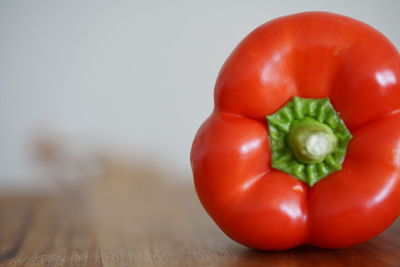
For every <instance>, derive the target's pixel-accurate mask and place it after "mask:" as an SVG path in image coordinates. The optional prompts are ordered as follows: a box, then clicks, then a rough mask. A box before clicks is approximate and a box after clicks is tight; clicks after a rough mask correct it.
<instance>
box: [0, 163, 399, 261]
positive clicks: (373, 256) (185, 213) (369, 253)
mask: <svg viewBox="0 0 400 267" xmlns="http://www.w3.org/2000/svg"><path fill="white" fill-rule="evenodd" d="M111 169H112V168H111ZM137 175H139V174H137V173H135V174H133V173H131V172H130V171H127V170H121V169H118V168H117V169H115V168H114V170H112V171H111V172H106V173H105V174H104V175H103V176H104V177H100V178H98V179H96V180H94V181H92V182H86V183H84V184H80V185H79V187H77V188H71V187H70V188H64V189H63V190H61V191H60V192H58V193H57V194H55V193H45V194H44V193H43V194H33V195H31V194H26V193H25V194H23V195H21V194H1V195H0V265H2V266H43V265H49V266H400V222H399V221H398V222H397V223H395V224H394V225H393V226H392V227H391V228H390V229H388V230H387V231H386V232H384V233H383V234H381V235H380V236H378V237H376V238H375V239H373V240H371V241H369V242H367V243H364V244H361V245H358V246H355V247H352V248H348V249H343V250H324V249H319V248H315V247H311V246H303V247H299V248H296V249H292V250H289V251H281V252H262V251H256V250H252V249H248V248H246V247H243V246H241V245H239V244H237V243H235V242H233V241H231V240H230V239H229V238H227V237H226V236H225V235H224V234H223V233H222V232H221V231H220V230H219V229H218V228H217V227H216V226H215V225H214V223H213V222H212V221H211V220H210V219H209V217H208V216H207V215H206V214H205V212H204V211H203V209H202V208H201V206H200V204H199V202H198V200H197V198H196V196H195V194H194V191H193V189H192V187H191V186H176V185H175V186H174V185H170V184H167V183H164V182H162V181H159V180H157V179H154V177H155V176H156V175H150V174H149V173H142V174H140V175H143V176H142V177H148V179H138V178H137ZM78 188H79V189H78Z"/></svg>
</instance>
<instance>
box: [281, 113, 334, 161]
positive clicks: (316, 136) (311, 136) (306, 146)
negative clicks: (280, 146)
mask: <svg viewBox="0 0 400 267" xmlns="http://www.w3.org/2000/svg"><path fill="white" fill-rule="evenodd" d="M287 141H288V144H289V146H290V147H291V149H292V152H293V154H294V156H295V157H296V159H297V160H298V161H300V162H302V163H307V164H312V163H320V162H322V161H323V160H324V159H325V158H326V157H327V156H328V155H329V154H331V153H332V152H333V151H334V150H335V149H336V144H337V138H336V136H335V134H334V133H333V132H332V129H331V128H330V127H328V126H327V125H325V124H322V123H319V122H317V121H316V120H314V119H312V118H310V117H306V118H305V119H303V120H300V121H295V122H293V123H292V126H291V129H290V132H289V134H288V136H287Z"/></svg>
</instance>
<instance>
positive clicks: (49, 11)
mask: <svg viewBox="0 0 400 267" xmlns="http://www.w3.org/2000/svg"><path fill="white" fill-rule="evenodd" d="M310 10H325V11H332V12H336V13H341V14H344V15H348V16H351V17H354V18H356V19H359V20H361V21H364V22H366V23H368V24H370V25H372V26H373V27H375V28H377V29H378V30H379V31H381V32H382V33H383V34H385V35H386V36H387V37H388V38H389V39H390V40H391V41H392V42H393V43H394V44H395V45H396V46H397V47H400V30H399V25H400V19H399V12H400V1H396V0H392V1H373V0H371V1H349V0H344V1H339V0H335V1H332V0H330V1H283V0H279V1H265V0H264V1H183V0H182V1H176V0H170V1H63V2H61V1H1V2H0V186H2V187H4V186H8V185H13V184H14V185H15V184H17V185H24V184H28V183H30V182H32V181H34V179H37V176H38V175H39V174H38V173H36V169H35V165H34V163H33V161H32V157H31V142H32V138H33V136H35V134H37V132H40V131H43V129H45V130H46V131H50V132H51V131H53V132H55V133H57V134H59V135H60V136H63V138H66V139H67V140H73V141H72V143H73V144H74V146H75V148H74V149H75V150H78V151H79V150H88V149H93V148H94V147H98V146H101V145H103V146H104V145H109V146H111V147H118V148H121V149H126V150H128V151H130V152H132V154H135V155H136V156H139V157H140V156H141V155H144V156H146V157H147V158H148V159H150V160H154V162H157V164H161V165H165V166H169V167H170V168H173V169H174V170H175V171H176V172H177V173H179V174H181V175H178V176H177V177H183V178H179V179H180V180H185V181H188V182H190V181H191V173H190V166H189V150H190V145H191V142H192V139H193V136H194V134H195V131H196V130H197V128H198V127H199V125H200V124H201V122H202V121H203V120H204V119H205V118H206V117H207V116H208V114H209V113H210V111H211V109H212V102H213V98H212V95H213V86H214V81H215V78H216V76H217V73H218V71H219V69H220V67H221V65H222V64H223V62H224V60H225V58H226V57H227V56H228V55H229V53H230V52H231V51H232V49H233V48H234V47H235V46H236V44H237V43H238V42H239V41H240V40H241V39H242V38H243V37H244V36H245V35H246V34H247V33H249V32H250V31H251V30H252V29H254V28H255V27H257V26H258V25H260V24H262V23H264V22H266V21H268V20H270V19H272V18H275V17H279V16H282V15H287V14H290V13H296V12H300V11H310ZM78 153H79V152H78ZM171 179H174V178H173V177H171ZM176 179H178V178H176Z"/></svg>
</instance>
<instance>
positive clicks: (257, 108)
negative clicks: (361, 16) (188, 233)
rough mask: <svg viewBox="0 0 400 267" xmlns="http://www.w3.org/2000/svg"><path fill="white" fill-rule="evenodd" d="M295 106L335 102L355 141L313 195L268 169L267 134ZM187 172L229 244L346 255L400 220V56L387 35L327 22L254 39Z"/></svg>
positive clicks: (282, 24)
mask: <svg viewBox="0 0 400 267" xmlns="http://www.w3.org/2000/svg"><path fill="white" fill-rule="evenodd" d="M294 96H299V97H304V98H326V97H328V98H329V100H330V101H331V103H332V105H333V106H334V108H335V109H336V111H337V112H338V113H339V114H340V116H341V118H342V119H343V121H344V122H345V124H346V125H347V127H348V129H349V130H350V132H351V134H352V135H353V139H352V140H351V141H350V143H349V146H348V150H347V155H346V157H345V160H344V162H343V165H342V169H341V170H340V171H337V172H334V173H332V174H330V175H329V176H327V177H326V178H324V179H322V180H321V181H319V182H318V183H316V184H315V185H314V186H312V187H309V186H308V185H306V184H305V183H303V182H301V181H300V180H298V179H296V178H294V177H292V176H290V175H289V174H287V173H284V172H282V171H279V170H276V169H273V168H271V161H270V159H271V158H270V157H271V151H270V142H269V135H268V125H267V122H266V120H265V116H268V115H270V114H273V113H274V112H276V111H277V110H278V109H279V108H281V107H282V106H283V105H285V104H286V103H287V102H288V101H290V99H292V98H293V97H294ZM214 98H215V99H214V100H215V108H214V110H213V112H212V114H211V115H210V116H209V118H208V119H207V120H206V121H205V122H204V123H203V125H202V126H201V127H200V129H199V130H198V132H197V134H196V137H195V139H194V142H193V145H192V150H191V166H192V170H193V175H194V181H195V187H196V191H197V194H198V196H199V198H200V201H201V203H202V204H203V206H204V208H205V209H206V211H207V212H208V214H209V215H210V216H211V217H212V218H213V220H214V221H215V222H216V224H217V225H218V226H219V227H220V228H221V229H222V231H224V232H225V233H226V234H227V235H228V236H229V237H231V238H232V239H233V240H236V241H237V242H239V243H241V244H244V245H246V246H249V247H252V248H257V249H263V250H282V249H289V248H292V247H295V246H298V245H301V244H312V245H316V246H319V247H324V248H343V247H348V246H351V245H355V244H357V243H360V242H363V241H366V240H369V239H371V238H372V237H374V236H376V235H377V234H379V233H380V232H382V231H383V230H385V229H386V228H387V227H388V226H389V225H390V224H392V223H393V222H394V220H395V219H396V218H397V217H398V215H399V213H400V178H399V171H400V112H399V111H400V56H399V52H398V51H397V50H396V48H395V47H394V46H393V45H392V44H391V43H390V42H389V41H388V39H386V38H385V37H384V36H383V35H382V34H380V33H379V32H377V31H376V30H374V29H373V28H371V27H370V26H368V25H366V24H364V23H362V22H359V21H356V20H354V19H351V18H348V17H345V16H341V15H336V14H331V13H325V12H307V13H300V14H295V15H289V16H286V17H281V18H278V19H275V20H272V21H270V22H267V23H266V24H264V25H261V26H260V27H258V28H257V29H255V30H254V31H253V32H251V33H250V34H249V35H248V36H247V37H246V38H245V39H244V40H243V41H242V42H241V43H240V44H239V45H238V46H237V47H236V49H235V50H234V51H233V52H232V54H231V55H230V56H229V58H228V59H227V61H226V62H225V64H224V65H223V67H222V70H221V71H220V73H219V76H218V79H217V82H216V85H215V95H214Z"/></svg>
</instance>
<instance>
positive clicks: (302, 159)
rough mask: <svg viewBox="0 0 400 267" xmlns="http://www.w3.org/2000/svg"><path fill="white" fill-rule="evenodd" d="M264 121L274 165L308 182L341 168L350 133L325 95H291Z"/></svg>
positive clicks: (311, 182) (312, 183)
mask: <svg viewBox="0 0 400 267" xmlns="http://www.w3.org/2000/svg"><path fill="white" fill-rule="evenodd" d="M267 121H268V129H269V137H270V144H271V145H270V147H271V165H272V167H273V168H275V169H278V170H281V171H284V172H286V173H289V174H290V175H292V176H294V177H295V178H297V179H299V180H301V181H303V182H305V183H307V184H308V185H309V186H313V185H314V184H315V183H317V182H318V181H320V180H321V179H322V178H324V177H326V176H328V175H329V174H331V173H333V172H335V171H338V170H340V169H341V168H342V163H343V160H344V158H345V155H346V149H347V145H348V143H349V141H350V139H351V138H352V136H351V134H350V132H349V131H348V129H347V128H346V125H345V124H344V122H343V120H342V119H341V118H340V117H339V115H338V114H337V113H336V111H335V109H334V108H333V106H332V104H331V103H330V102H329V99H328V98H321V99H307V98H300V97H294V98H293V99H292V100H291V101H290V102H288V103H287V104H286V105H285V106H283V107H282V108H281V109H279V110H278V111H277V112H276V113H274V114H272V115H269V116H267Z"/></svg>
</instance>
